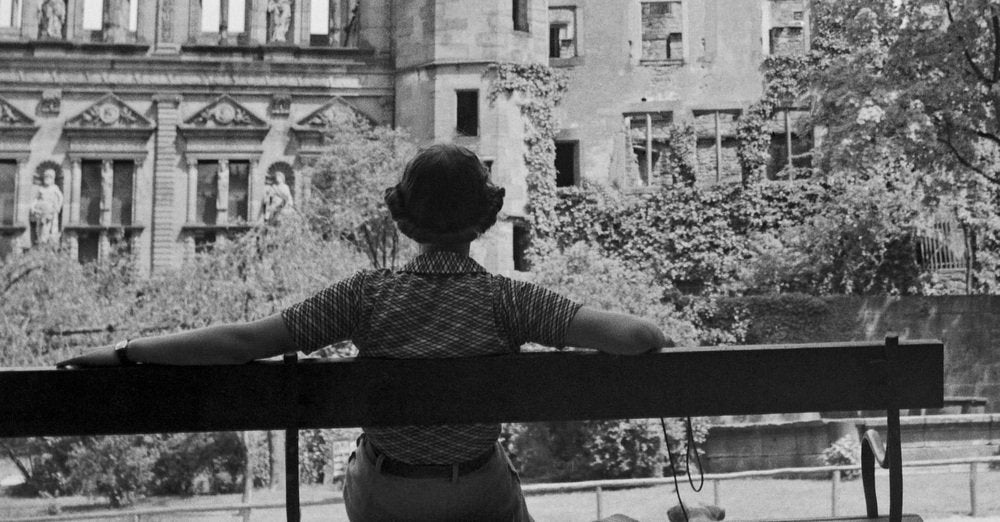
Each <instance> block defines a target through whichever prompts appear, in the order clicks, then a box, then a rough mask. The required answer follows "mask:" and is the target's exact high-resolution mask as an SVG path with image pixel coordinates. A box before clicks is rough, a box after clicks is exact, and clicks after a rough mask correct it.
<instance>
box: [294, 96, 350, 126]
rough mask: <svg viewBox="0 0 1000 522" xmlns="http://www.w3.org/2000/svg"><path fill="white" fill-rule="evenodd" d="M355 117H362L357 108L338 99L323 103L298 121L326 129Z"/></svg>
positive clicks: (303, 124)
mask: <svg viewBox="0 0 1000 522" xmlns="http://www.w3.org/2000/svg"><path fill="white" fill-rule="evenodd" d="M357 118H364V116H363V115H361V114H360V113H359V112H358V111H357V110H355V109H354V108H353V107H350V106H349V105H347V104H346V103H345V102H342V101H340V100H339V99H338V100H336V101H333V102H331V103H328V104H326V105H324V106H323V107H322V108H320V109H319V110H318V111H316V112H314V113H312V114H310V115H309V116H306V118H305V119H303V120H302V121H300V122H299V125H301V126H304V127H312V128H314V129H328V128H332V127H338V126H340V125H343V124H345V123H347V122H350V121H353V120H355V119H357Z"/></svg>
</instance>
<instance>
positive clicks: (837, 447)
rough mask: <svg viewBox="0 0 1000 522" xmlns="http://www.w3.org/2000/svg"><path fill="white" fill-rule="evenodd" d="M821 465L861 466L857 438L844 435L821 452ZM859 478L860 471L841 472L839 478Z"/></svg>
mask: <svg viewBox="0 0 1000 522" xmlns="http://www.w3.org/2000/svg"><path fill="white" fill-rule="evenodd" d="M823 464H824V465H826V466H858V465H860V464H861V444H860V443H858V439H857V437H852V436H850V435H844V436H843V437H841V438H839V439H837V441H836V442H834V443H833V444H831V445H830V447H829V448H826V449H825V450H823ZM859 476H861V470H855V469H852V470H842V471H841V472H840V478H842V479H845V480H852V479H856V478H858V477H859Z"/></svg>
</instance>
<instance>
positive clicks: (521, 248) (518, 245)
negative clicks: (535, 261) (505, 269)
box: [514, 223, 531, 272]
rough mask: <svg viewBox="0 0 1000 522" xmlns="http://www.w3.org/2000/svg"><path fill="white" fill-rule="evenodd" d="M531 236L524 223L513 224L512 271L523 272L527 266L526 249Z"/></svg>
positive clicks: (529, 243)
mask: <svg viewBox="0 0 1000 522" xmlns="http://www.w3.org/2000/svg"><path fill="white" fill-rule="evenodd" d="M530 245H531V236H530V234H529V233H528V225H527V224H526V223H514V270H517V271H519V272H524V271H526V270H528V269H529V268H530V267H529V266H528V247H529V246H530Z"/></svg>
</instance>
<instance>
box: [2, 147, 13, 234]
mask: <svg viewBox="0 0 1000 522" xmlns="http://www.w3.org/2000/svg"><path fill="white" fill-rule="evenodd" d="M16 190H17V162H16V161H14V160H0V225H13V224H14V219H15V218H16V213H15V208H16V205H17V192H16Z"/></svg>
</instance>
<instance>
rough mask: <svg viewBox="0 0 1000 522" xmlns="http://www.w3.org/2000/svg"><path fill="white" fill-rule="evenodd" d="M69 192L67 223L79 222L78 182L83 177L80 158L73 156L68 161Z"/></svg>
mask: <svg viewBox="0 0 1000 522" xmlns="http://www.w3.org/2000/svg"><path fill="white" fill-rule="evenodd" d="M69 170H70V180H71V181H70V189H69V190H70V192H69V195H68V196H69V197H68V199H69V218H68V219H67V220H66V222H67V223H79V222H80V183H81V180H82V179H83V167H82V166H81V164H80V158H73V159H72V160H71V162H70V169H69Z"/></svg>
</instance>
